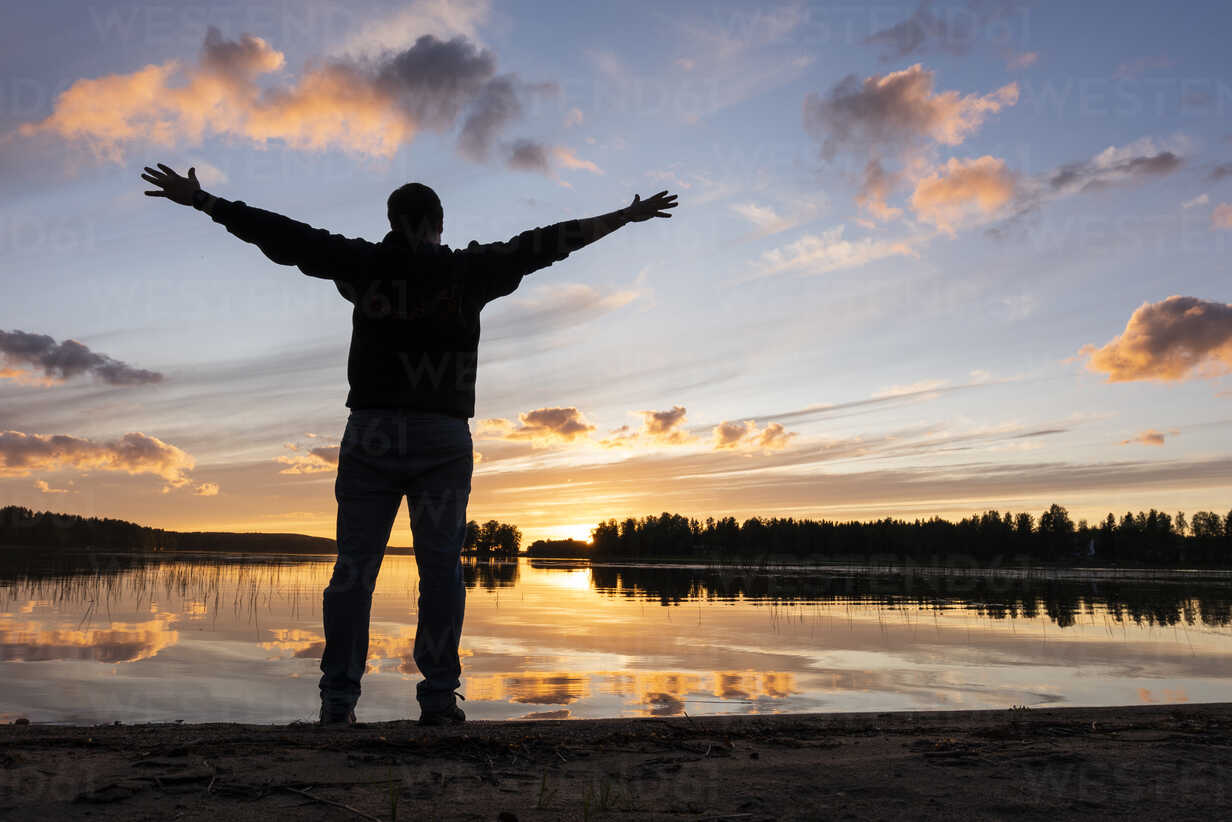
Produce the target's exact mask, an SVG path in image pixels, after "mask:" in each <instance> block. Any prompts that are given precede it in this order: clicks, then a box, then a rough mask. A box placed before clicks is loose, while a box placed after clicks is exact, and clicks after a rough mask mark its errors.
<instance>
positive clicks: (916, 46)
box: [864, 0, 1034, 65]
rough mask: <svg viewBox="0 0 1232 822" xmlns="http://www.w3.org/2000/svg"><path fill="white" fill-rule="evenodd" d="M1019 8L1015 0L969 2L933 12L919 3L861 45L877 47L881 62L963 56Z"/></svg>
mask: <svg viewBox="0 0 1232 822" xmlns="http://www.w3.org/2000/svg"><path fill="white" fill-rule="evenodd" d="M1022 5H1023V3H1022V2H1017V1H1016V0H999V2H994V3H986V2H983V0H969V2H968V3H967V4H966V6H961V5H958V4H953V3H951V4H947V5H946V6H945V8H944V9H942V10H941V11H940V12H934V11H933V4H932V1H931V0H921V2H920V4H919V6H917V7H916V10H915V12H913V13H912V15H911V16H910V17H908V18H907V19H906V20H903V21H901V22H899V23H895V24H894V25H892V26H889V27H887V28H884V29H881V30H879V31H876V32H874V33H872V34H870V35H869V36H868V37H866V38H864V44H865V45H869V46H877V47H879V48H880V49H881V51H882V54H881V59H882V60H894V59H899V58H902V57H907V56H908V55H912V54H927V53H929V52H937V53H945V54H950V55H954V56H962V55H964V54H967V53H968V52H970V51H971V47H972V46H973V45H974V44H975V43H976V41H977V40H978V39H979V38H980V37H982V36H984V35H985V34H986V33H988V34H989V35H991V33H992V32H993V31H1000V30H1002V29H1003V28H1004V25H1005V24H1004V23H1003V22H1002V21H1004V20H1005V19H1006V18H1008V17H1010V16H1011V15H1014V14H1016V13H1017V12H1018V10H1019V8H1021V7H1022ZM993 24H996V25H997V28H996V29H994V28H992V26H993ZM1002 36H1003V35H1002ZM1032 62H1034V61H1032ZM1028 65H1030V64H1029V63H1028Z"/></svg>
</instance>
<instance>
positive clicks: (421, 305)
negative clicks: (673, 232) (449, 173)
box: [213, 200, 586, 418]
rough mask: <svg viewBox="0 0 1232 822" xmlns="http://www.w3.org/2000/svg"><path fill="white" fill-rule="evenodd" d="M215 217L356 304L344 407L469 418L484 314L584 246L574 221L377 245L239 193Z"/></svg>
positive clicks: (394, 238) (392, 237) (388, 238)
mask: <svg viewBox="0 0 1232 822" xmlns="http://www.w3.org/2000/svg"><path fill="white" fill-rule="evenodd" d="M213 218H214V221H215V222H218V223H221V224H222V225H224V226H226V229H227V231H229V232H231V233H232V234H234V235H235V236H236V237H239V238H240V239H241V240H246V241H247V242H250V243H255V244H256V245H257V246H258V247H259V248H260V249H261V251H262V252H264V253H265V256H267V257H269V258H270V259H271V260H273V261H274V262H276V263H281V264H283V265H294V266H297V267H298V268H299V269H300V271H302V272H304V273H305V274H307V275H308V276H310V277H321V278H323V279H327V280H333V281H334V282H335V284H336V285H337V287H338V291H339V292H340V293H341V294H342V296H344V297H346V298H347V299H348V300H349V301H350V302H352V303H353V304H354V305H355V308H354V310H353V311H352V313H351V327H352V331H351V352H350V355H349V357H348V359H347V379H348V380H349V381H350V384H351V391H350V394H348V395H347V405H348V406H350V407H351V408H408V409H413V410H416V411H435V412H439V413H443V414H450V415H453V416H456V417H464V418H469V417H473V416H474V415H475V368H476V364H477V360H478V349H479V312H480V311H481V310H482V309H483V307H484V306H485V305H486V304H487V303H488V302H490V301H491V300H494V299H496V298H497V297H503V296H504V295H506V294H509V293H511V292H512V291H513V290H514V289H516V288H517V287H518V284H519V283H520V282H521V281H522V278H523V277H524V276H526V275H527V274H530V273H531V272H532V271H536V270H538V269H540V268H544V267H546V266H549V265H551V264H552V263H554V262H556V261H557V260H563V259H564V258H565V257H567V256H568V255H569V253H570V252H571V251H574V250H576V249H578V248H581V247H582V246H583V245H585V244H586V241H585V240H584V239H583V237H582V227H581V225H580V223H579V221H578V220H569V221H566V222H563V223H557V224H556V225H551V226H547V227H546V228H535V229H531V230H529V231H524V232H522V233H521V234H519V235H517V236H516V237H513V238H512V239H510V240H509V241H508V242H503V243H488V244H486V245H481V244H479V243H478V242H472V243H471V244H470V245H469V246H467V247H466V248H464V249H452V248H450V247H449V246H447V245H439V246H438V245H431V244H428V243H421V244H417V245H415V246H414V247H412V246H411V244H410V243H408V242H407V240H406V239H405V238H404V237H403V236H402V235H401V234H397V233H395V232H392V231H391V232H390V233H389V234H386V235H385V239H383V240H381V242H379V243H372V242H369V241H367V240H360V239H349V238H347V237H343V236H341V235H338V234H330V233H329V232H328V231H326V230H325V229H320V228H313V227H312V226H309V225H306V224H304V223H301V222H297V221H295V220H292V219H290V218H288V217H284V216H282V215H281V214H274V213H273V212H270V211H264V210H262V209H259V208H253V207H251V206H248V205H245V204H244V203H243V202H242V201H238V200H237V201H231V202H229V201H226V200H219V201H218V202H217V204H216V205H215V206H214V209H213Z"/></svg>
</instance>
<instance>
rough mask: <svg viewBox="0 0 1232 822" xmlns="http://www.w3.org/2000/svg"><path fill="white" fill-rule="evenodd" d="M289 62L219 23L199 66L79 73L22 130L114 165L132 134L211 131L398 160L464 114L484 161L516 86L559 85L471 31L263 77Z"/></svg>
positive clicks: (467, 150)
mask: <svg viewBox="0 0 1232 822" xmlns="http://www.w3.org/2000/svg"><path fill="white" fill-rule="evenodd" d="M285 62H286V61H285V57H284V55H283V54H282V52H280V51H278V50H276V49H274V48H273V47H272V46H271V45H270V44H269V43H268V42H266V41H265V40H263V39H262V38H260V37H254V36H252V35H247V34H245V35H243V36H241V37H240V38H239V39H238V40H226V39H224V38H223V36H222V35H221V34H220V33H219V31H218V29H216V28H213V27H211V28H210V29H209V31H208V33H207V34H206V37H205V41H204V43H203V45H202V51H201V55H200V58H199V59H198V61H197V62H196V64H193V65H187V64H184V63H182V62H181V61H179V60H170V61H168V62H165V63H162V64H160V65H149V66H146V67H144V68H142V69H139V70H138V71H135V72H132V73H130V74H113V75H108V76H105V77H97V78H87V79H81V80H78V81H77V82H75V83H73V84H72V85H71V86H70V87H69V88H68V89H67V90H65V91H64V92H63V93H61V94H60V96H59V97H58V98H57V99H56V102H55V107H54V110H53V111H52V113H51V115H50V116H49V117H47V118H46V119H44V120H42V121H39V122H35V123H27V124H25V125H23V126H21V127H20V129H19V133H21V134H23V135H25V136H31V137H33V136H39V135H44V134H55V135H58V136H60V137H63V138H66V139H71V140H79V141H82V142H84V143H85V144H86V145H88V146H89V147H90V148H91V150H92V151H93V152H94V153H95V154H96V155H97V156H98V157H100V158H102V159H105V160H110V161H114V162H122V161H123V159H124V147H125V145H126V144H129V143H134V142H139V143H143V144H153V145H156V146H166V147H171V146H175V145H179V144H182V143H186V144H191V145H196V144H199V143H201V142H202V140H203V139H204V138H206V137H209V136H223V137H242V138H246V139H250V140H254V141H257V142H261V143H265V142H270V141H281V142H282V143H284V144H286V145H288V146H290V147H292V148H296V149H308V150H324V149H328V148H341V149H344V150H348V151H353V152H357V153H361V154H367V155H373V156H378V157H390V156H392V155H393V154H394V152H396V151H397V150H398V148H399V147H401V146H402V145H404V144H406V143H408V142H410V141H411V140H412V139H413V138H414V137H415V136H416V134H418V133H419V132H420V131H422V130H425V129H427V130H431V131H436V132H444V131H447V130H449V129H451V128H453V127H454V125H455V124H456V123H457V122H458V120H459V119H461V120H462V127H461V130H460V133H459V136H458V146H459V149H460V150H462V151H463V153H464V154H465V155H466V156H470V157H472V158H478V159H482V158H483V157H484V156H485V155H486V153H487V151H486V150H487V146H488V145H489V144H490V143H491V142H492V141H493V140H495V139H496V137H497V136H498V135H499V133H500V131H501V130H502V129H503V128H504V127H505V126H506V125H507V124H508V123H509V122H510V121H512V120H513V119H514V118H516V117H518V116H519V115H520V114H521V113H522V108H523V107H522V104H521V102H520V100H519V95H520V94H521V93H523V92H525V91H532V92H533V91H537V90H544V91H550V88H549V87H550V86H551V84H540V85H539V86H529V85H523V84H521V83H519V82H517V81H516V78H514V77H513V76H512V75H502V76H499V77H498V76H495V75H496V62H495V58H494V57H493V55H492V53H491V52H489V51H487V50H484V49H480V48H478V47H477V46H476V45H474V44H473V43H472V42H471V41H469V40H467V39H466V38H465V37H463V36H457V37H455V38H453V39H451V40H449V41H441V40H438V39H436V38H435V37H433V36H431V35H424V36H422V37H420V38H418V39H417V40H415V41H414V44H413V45H412V46H411V47H410V48H407V49H404V50H403V51H400V52H394V51H392V50H391V51H387V52H384V53H382V54H381V56H380V57H375V58H368V59H363V60H358V59H352V58H349V57H335V58H329V59H326V60H323V61H320V62H317V63H315V64H313V65H311V66H310V67H309V68H307V69H305V70H304V71H303V72H302V73H301V74H300V76H299V77H298V78H297V79H296V80H294V81H293V82H291V83H284V84H272V85H271V84H268V83H266V82H263V81H264V80H265V78H267V77H268V75H270V74H271V73H273V72H276V71H278V70H280V69H282V68H283V67H284V65H285ZM578 162H579V163H581V162H582V161H578ZM581 167H584V163H583V164H582V166H581Z"/></svg>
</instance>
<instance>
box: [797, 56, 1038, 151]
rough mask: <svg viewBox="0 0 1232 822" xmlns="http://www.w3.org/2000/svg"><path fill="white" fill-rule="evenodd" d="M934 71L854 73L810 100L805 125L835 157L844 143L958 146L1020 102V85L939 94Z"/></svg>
mask: <svg viewBox="0 0 1232 822" xmlns="http://www.w3.org/2000/svg"><path fill="white" fill-rule="evenodd" d="M933 78H934V74H933V72H931V71H929V70H927V69H925V68H924V67H923V66H922V65H920V64H919V63H917V64H915V65H914V66H911V67H910V68H906V69H903V70H902V71H895V72H891V73H889V74H886V75H881V76H878V75H873V76H871V77H866V78H865V79H864V80H860V79H859V78H857V77H856V76H855V75H848V76H847V77H846V78H844V79H843V80H842V81H841V82H839V84H838V85H837V86H835V87H834V89H833V90H832V91H831V92H830V93H829V94H828V95H827V96H826V97H824V98H822V97H820V96H818V95H816V94H810V95H809V96H808V97H807V98H806V99H805V101H804V121H805V126H806V128H808V129H809V130H810V131H811V132H813V133H814V134H816V135H817V136H819V137H821V138H822V139H823V143H822V152H823V155H825V156H828V157H829V156H833V155H834V153H835V151H836V150H837V149H838V148H839V147H840V146H841V145H845V144H846V145H859V146H869V145H871V146H898V147H904V146H906V145H910V144H912V143H915V142H918V141H920V140H931V141H934V142H937V143H943V144H945V145H950V146H956V145H959V144H960V143H962V142H963V140H965V139H966V138H967V136H968V135H970V134H971V133H972V132H974V131H975V130H976V129H978V128H979V127H980V126H981V125H983V123H984V120H985V119H986V118H987V117H988V115H989V114H993V113H995V112H998V111H1000V110H1001V109H1002V108H1004V107H1006V106H1012V105H1014V104H1015V103H1017V102H1018V84H1017V83H1010V84H1009V85H1006V86H1003V87H1002V88H1000V89H998V90H996V91H994V92H992V93H991V94H987V95H983V96H980V95H976V94H967V95H962V94H959V93H958V92H957V91H943V92H936V93H934V91H933Z"/></svg>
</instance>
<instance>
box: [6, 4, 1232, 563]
mask: <svg viewBox="0 0 1232 822" xmlns="http://www.w3.org/2000/svg"><path fill="white" fill-rule="evenodd" d="M1186 10H1187V13H1186V15H1183V16H1182V15H1177V14H1176V8H1175V4H1167V3H1156V2H1149V3H1148V2H1135V3H1125V2H1088V3H1082V4H1079V5H1077V6H1075V5H1072V4H1064V3H1059V2H1046V1H1045V0H1039V2H1028V1H1027V0H956V1H955V2H951V3H942V2H931V3H930V2H924V3H922V4H919V3H914V2H907V3H791V2H784V3H766V4H749V3H743V2H732V3H723V2H716V3H672V4H666V5H665V4H662V3H650V2H646V3H641V2H636V0H634V1H633V2H628V3H621V4H610V3H606V4H605V3H597V2H581V3H579V2H570V3H567V4H566V3H545V2H534V3H530V2H527V3H512V2H509V3H507V2H498V0H460V1H459V2H448V1H447V0H412V2H404V3H391V2H363V1H362V0H361V1H360V2H347V3H338V2H317V1H315V0H304V1H303V2H297V1H296V0H282V2H265V1H264V0H257V2H252V3H244V4H211V3H204V4H199V3H174V2H173V3H164V4H157V5H149V4H135V3H98V2H91V3H83V2H62V1H61V0H49V1H48V2H44V3H39V4H21V5H20V6H13V7H12V8H10V9H6V10H5V12H4V26H3V27H2V29H0V30H2V32H3V33H2V34H0V45H2V46H3V47H2V48H0V78H2V79H3V85H2V87H0V184H2V185H3V187H4V190H5V192H6V196H5V197H4V198H3V201H2V202H0V277H2V280H0V281H2V282H3V291H2V292H0V294H2V298H0V504H17V505H24V506H28V507H31V508H35V509H39V510H45V509H46V510H56V511H63V512H69V513H78V514H85V515H98V516H113V517H121V518H124V519H130V520H134V521H138V522H142V523H145V524H150V525H155V526H160V527H166V528H175V529H181V530H205V529H210V530H246V531H269V532H299V533H308V534H316V535H327V536H332V534H333V522H334V500H333V479H334V471H335V468H336V461H337V446H338V442H339V438H340V436H341V433H342V429H343V426H344V425H345V421H346V413H347V410H346V408H345V406H344V401H345V397H346V390H347V385H346V374H345V362H346V348H347V343H348V339H349V326H350V311H349V305H348V304H347V303H345V302H344V301H343V300H342V299H341V298H339V296H338V294H337V292H336V290H335V289H334V288H333V287H332V286H331V285H330V284H329V283H328V282H323V281H320V280H314V279H311V278H308V277H305V276H303V275H302V274H301V273H300V272H299V271H298V270H297V269H294V268H290V267H283V266H278V265H276V264H274V263H272V262H270V261H269V260H267V259H266V258H265V257H263V256H262V255H261V254H260V252H259V251H258V250H257V249H256V248H255V247H253V246H249V245H246V244H244V243H242V242H240V241H238V240H236V239H235V238H234V237H232V236H230V235H229V234H227V233H226V232H225V230H223V229H222V227H221V226H219V225H217V224H214V223H212V222H211V221H210V220H209V219H208V218H207V217H205V216H204V215H202V214H200V213H198V212H196V211H193V210H192V209H188V208H183V207H179V206H176V205H174V204H172V203H170V202H168V201H165V200H157V199H151V198H147V197H144V196H143V195H142V191H143V189H145V188H148V186H147V185H145V184H144V183H143V182H142V181H141V180H140V179H139V176H138V175H139V173H140V169H141V168H142V167H143V166H145V165H149V164H152V163H154V162H162V163H166V164H168V165H170V166H172V167H173V168H176V169H178V170H180V171H181V172H183V171H184V170H185V168H186V167H188V166H194V167H195V168H196V170H197V174H198V176H199V178H200V179H201V181H202V183H203V185H204V186H205V188H206V189H207V190H208V191H210V192H211V193H214V194H216V195H218V196H221V197H225V198H228V199H242V200H244V201H245V202H247V203H249V204H250V205H256V206H260V207H263V208H267V209H271V210H274V211H278V212H281V213H284V214H287V215H289V216H291V217H294V218H296V219H299V220H302V221H305V222H308V223H310V224H312V225H314V226H319V227H326V228H329V229H330V230H332V231H335V232H339V233H342V234H345V235H347V236H360V237H367V238H369V239H372V240H379V239H380V237H381V236H383V235H384V233H385V231H386V230H387V225H386V221H385V213H384V202H385V198H386V197H387V196H388V194H389V192H390V191H391V190H393V189H394V188H396V187H397V186H399V185H401V184H402V183H404V182H407V181H410V180H418V181H421V182H424V183H427V184H428V185H431V186H432V187H433V188H434V189H435V190H436V191H437V192H438V193H439V194H440V196H441V199H442V201H443V203H444V208H445V223H444V235H443V238H442V239H443V242H445V243H447V244H449V245H452V246H455V247H459V246H464V245H466V244H467V243H469V242H470V241H471V240H472V239H477V240H479V241H481V242H489V241H495V240H503V239H507V238H509V237H511V236H513V235H514V234H516V233H518V232H520V231H521V230H523V229H525V228H529V227H533V226H539V225H548V224H551V223H554V222H557V221H560V220H564V219H569V218H574V217H585V216H591V215H595V214H600V213H604V212H607V211H611V210H613V209H615V208H619V207H621V206H624V205H626V204H628V202H629V201H630V200H631V199H632V197H633V195H634V194H642V195H643V196H645V195H649V194H652V193H654V192H656V191H659V190H662V189H669V190H671V191H673V192H675V193H677V194H678V195H679V197H680V201H679V203H680V205H679V208H677V209H676V210H675V213H674V216H673V217H672V219H670V220H653V221H650V222H647V223H642V224H634V225H630V226H627V227H625V228H622V229H620V230H619V231H618V232H616V233H614V234H612V235H611V236H609V237H607V238H605V239H603V240H602V241H600V242H599V243H597V244H595V245H593V246H591V247H588V248H585V249H583V250H581V251H579V252H576V253H574V254H573V255H572V256H571V257H570V258H569V259H567V260H565V261H562V262H559V263H557V264H555V265H553V266H551V267H550V268H547V269H544V270H542V271H539V272H537V273H535V274H534V275H532V276H531V277H528V278H527V279H526V280H525V281H524V282H523V284H522V286H521V287H520V288H519V289H518V290H517V291H516V292H515V293H513V294H512V295H510V296H508V297H505V298H503V299H501V300H499V301H497V302H495V303H493V304H491V305H490V306H489V307H488V308H486V309H485V311H484V316H483V323H484V332H483V341H482V343H481V346H480V366H479V384H478V403H477V413H476V417H475V419H474V420H473V421H472V432H473V435H474V441H475V451H476V459H477V465H476V473H475V480H474V485H473V491H472V496H471V505H470V515H471V517H472V518H476V519H479V520H486V519H499V520H502V521H508V522H513V523H516V524H517V525H519V526H520V527H521V529H522V531H523V533H524V534H525V536H526V538H527V539H528V540H529V539H535V538H539V537H570V536H571V537H578V538H585V537H586V536H587V535H588V533H589V530H590V528H591V527H592V526H593V525H594V524H595V523H596V522H598V521H600V520H603V519H607V518H609V517H615V518H623V517H626V516H642V515H646V514H653V513H658V512H661V511H672V512H677V513H683V514H687V515H691V516H698V517H702V518H704V517H706V516H709V515H714V516H725V515H733V516H736V517H738V518H741V519H743V518H746V517H750V516H756V515H765V516H795V517H821V518H828V519H873V518H879V517H884V516H895V517H907V518H915V517H928V516H933V515H939V516H947V517H959V516H965V515H969V514H971V513H975V512H979V511H982V510H985V509H989V508H992V509H998V510H1002V511H1004V510H1014V511H1020V510H1027V511H1032V512H1036V513H1038V512H1039V511H1040V510H1042V509H1043V508H1046V507H1047V506H1048V504H1050V503H1052V502H1057V503H1060V504H1062V505H1065V506H1066V507H1067V508H1069V510H1070V511H1071V514H1072V515H1073V516H1074V517H1075V519H1078V518H1089V519H1091V520H1092V521H1094V520H1095V519H1097V518H1100V517H1102V515H1103V514H1105V513H1106V512H1108V511H1115V512H1118V514H1120V513H1123V512H1124V511H1126V510H1128V509H1133V510H1138V509H1141V508H1149V507H1157V508H1160V509H1162V510H1167V511H1170V512H1171V511H1176V510H1185V511H1189V512H1191V513H1192V512H1193V511H1196V510H1202V509H1209V510H1215V511H1226V510H1227V509H1228V508H1229V507H1230V506H1232V494H1230V493H1229V491H1230V490H1232V488H1230V486H1232V449H1230V445H1232V439H1230V437H1229V435H1230V433H1232V413H1229V410H1228V405H1229V403H1230V402H1232V399H1230V393H1232V380H1230V379H1229V376H1228V375H1229V372H1230V371H1232V304H1229V300H1230V299H1232V295H1230V294H1229V288H1228V285H1227V283H1228V278H1227V273H1228V268H1227V252H1228V250H1229V245H1230V240H1232V119H1230V114H1232V77H1229V73H1230V72H1229V68H1228V63H1227V60H1226V48H1225V43H1224V38H1223V32H1226V31H1227V27H1228V25H1229V23H1232V19H1230V18H1232V10H1230V9H1229V8H1228V6H1227V5H1226V4H1223V3H1219V2H1194V3H1190V4H1186ZM1195 21H1201V25H1195V24H1194V23H1195ZM392 542H393V543H394V544H409V542H410V535H409V528H408V526H407V522H406V518H405V515H403V517H402V518H401V519H400V522H399V524H398V526H397V528H396V530H395V534H394V536H393V538H392Z"/></svg>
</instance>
